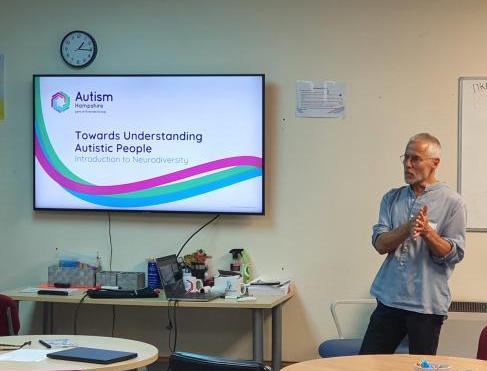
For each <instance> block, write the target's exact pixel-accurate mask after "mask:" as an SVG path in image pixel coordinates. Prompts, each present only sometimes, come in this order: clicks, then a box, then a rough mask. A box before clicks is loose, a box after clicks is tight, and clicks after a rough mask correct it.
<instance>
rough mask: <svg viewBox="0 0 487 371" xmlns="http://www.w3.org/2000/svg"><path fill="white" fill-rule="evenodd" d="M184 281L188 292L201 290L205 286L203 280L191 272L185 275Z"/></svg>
mask: <svg viewBox="0 0 487 371" xmlns="http://www.w3.org/2000/svg"><path fill="white" fill-rule="evenodd" d="M183 281H184V289H185V290H186V292H199V291H200V290H201V289H202V288H203V281H202V280H200V279H197V278H196V277H195V276H192V275H191V274H187V275H186V274H185V275H183Z"/></svg>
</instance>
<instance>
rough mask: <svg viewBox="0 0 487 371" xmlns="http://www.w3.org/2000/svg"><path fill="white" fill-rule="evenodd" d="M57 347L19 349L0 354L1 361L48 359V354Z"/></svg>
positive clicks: (37, 360)
mask: <svg viewBox="0 0 487 371" xmlns="http://www.w3.org/2000/svg"><path fill="white" fill-rule="evenodd" d="M53 351H55V349H54V350H53V349H17V350H13V351H11V352H8V353H3V354H0V361H16V362H39V361H43V360H45V359H47V354H48V353H51V352H53Z"/></svg>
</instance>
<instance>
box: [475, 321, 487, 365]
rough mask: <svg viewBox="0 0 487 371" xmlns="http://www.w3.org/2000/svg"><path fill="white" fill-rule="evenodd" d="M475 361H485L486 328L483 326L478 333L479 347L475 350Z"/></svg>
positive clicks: (486, 347) (486, 346)
mask: <svg viewBox="0 0 487 371" xmlns="http://www.w3.org/2000/svg"><path fill="white" fill-rule="evenodd" d="M477 359H482V360H484V361H487V326H485V327H484V329H483V330H482V332H481V333H480V337H479V347H478V349H477Z"/></svg>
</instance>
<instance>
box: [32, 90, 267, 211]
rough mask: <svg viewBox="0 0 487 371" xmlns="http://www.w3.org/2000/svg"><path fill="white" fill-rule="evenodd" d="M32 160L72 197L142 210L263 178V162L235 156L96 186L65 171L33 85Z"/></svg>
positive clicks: (93, 202) (104, 204) (69, 171)
mask: <svg viewBox="0 0 487 371" xmlns="http://www.w3.org/2000/svg"><path fill="white" fill-rule="evenodd" d="M35 105H36V110H35V111H36V117H35V139H34V140H35V157H36V159H37V161H38V162H39V164H40V166H41V167H42V168H43V169H44V171H45V172H46V173H47V174H48V175H49V177H50V178H51V179H52V180H54V181H55V182H56V183H58V184H59V185H60V186H61V187H63V188H64V189H65V190H66V191H67V192H69V193H71V194H72V195H73V196H75V197H77V198H79V199H81V200H84V201H86V202H90V203H92V204H96V205H100V206H106V207H114V208H118V207H120V208H128V207H142V206H152V205H160V204H165V203H169V202H174V201H178V200H184V199H187V198H190V197H195V196H198V195H202V194H205V193H208V192H212V191H215V190H217V189H221V188H224V187H228V186H231V185H234V184H237V183H241V182H244V181H246V180H248V179H252V178H255V177H259V176H262V159H261V158H259V157H255V156H235V157H227V158H222V159H218V160H215V161H210V162H207V163H204V164H200V165H196V166H193V167H189V168H187V169H183V170H179V171H175V172H173V173H169V174H164V175H161V176H157V177H154V178H149V179H144V180H140V181H137V182H132V183H125V184H114V185H96V184H92V183H90V182H88V181H86V180H84V179H82V178H80V177H79V176H77V175H76V174H74V173H73V172H72V171H71V170H70V169H68V168H67V167H66V166H65V165H64V163H63V162H62V161H61V159H60V158H59V157H58V155H57V154H56V152H55V151H54V148H53V147H52V144H51V142H50V140H49V137H48V135H47V131H46V127H45V123H44V118H43V115H42V108H41V104H40V94H39V87H38V84H36V99H35Z"/></svg>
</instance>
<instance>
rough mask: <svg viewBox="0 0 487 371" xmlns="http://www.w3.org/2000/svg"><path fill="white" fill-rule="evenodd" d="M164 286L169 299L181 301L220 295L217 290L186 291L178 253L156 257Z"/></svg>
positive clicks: (213, 297) (207, 299)
mask: <svg viewBox="0 0 487 371" xmlns="http://www.w3.org/2000/svg"><path fill="white" fill-rule="evenodd" d="M156 263H157V268H158V269H159V277H160V278H161V284H162V288H163V289H164V293H165V294H166V299H168V300H180V301H210V300H213V299H217V298H218V297H220V293H215V292H213V293H212V292H205V293H200V292H186V289H185V288H184V281H183V272H182V271H181V269H180V268H179V264H178V260H177V258H176V255H169V256H164V257H162V258H157V259H156Z"/></svg>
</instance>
